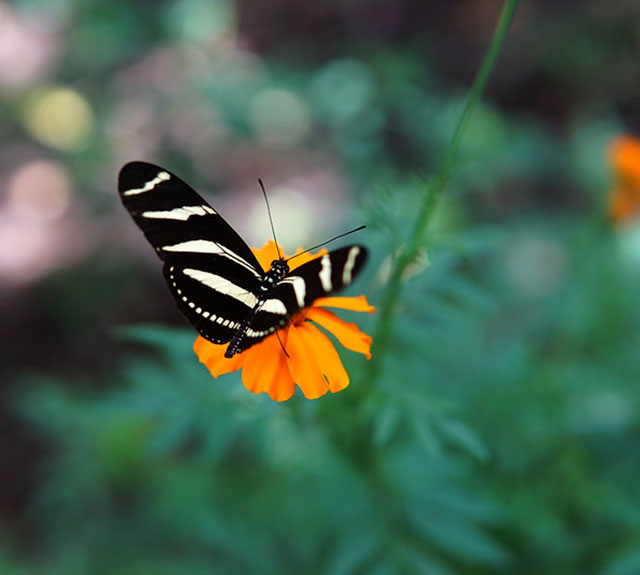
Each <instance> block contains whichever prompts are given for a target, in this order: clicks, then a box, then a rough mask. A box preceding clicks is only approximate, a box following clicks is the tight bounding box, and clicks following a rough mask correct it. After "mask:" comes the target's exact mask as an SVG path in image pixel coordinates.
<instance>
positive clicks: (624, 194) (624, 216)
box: [609, 186, 640, 224]
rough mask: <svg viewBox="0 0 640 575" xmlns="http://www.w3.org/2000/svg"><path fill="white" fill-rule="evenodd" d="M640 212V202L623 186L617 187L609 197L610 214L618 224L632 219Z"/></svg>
mask: <svg viewBox="0 0 640 575" xmlns="http://www.w3.org/2000/svg"><path fill="white" fill-rule="evenodd" d="M639 211H640V200H639V199H638V198H636V197H635V195H634V194H632V193H630V192H629V190H628V189H627V188H625V187H623V186H617V187H615V188H613V190H611V193H610V195H609V214H610V216H611V219H612V220H613V221H614V222H615V223H616V224H621V223H623V222H626V221H627V220H629V219H631V217H632V216H634V215H635V214H637V213H638V212H639Z"/></svg>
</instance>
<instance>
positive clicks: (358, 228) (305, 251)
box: [287, 226, 367, 262]
mask: <svg viewBox="0 0 640 575" xmlns="http://www.w3.org/2000/svg"><path fill="white" fill-rule="evenodd" d="M366 227H367V226H359V227H357V228H353V229H352V230H349V231H348V232H344V233H342V234H338V235H337V236H335V237H333V238H331V239H330V240H327V241H324V242H322V243H321V244H318V245H317V246H313V247H311V248H307V249H306V250H304V251H302V252H300V253H298V254H295V255H293V256H291V257H290V258H289V259H288V260H287V261H288V262H290V261H291V260H292V259H293V258H297V257H298V256H301V255H302V254H306V253H307V252H310V251H311V250H315V249H317V248H321V247H322V246H326V245H327V244H329V243H331V242H332V241H334V240H337V239H339V238H344V236H348V235H349V234H352V233H354V232H359V231H360V230H364V228H366Z"/></svg>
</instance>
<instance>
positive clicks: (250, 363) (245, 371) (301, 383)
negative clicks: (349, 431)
mask: <svg viewBox="0 0 640 575" xmlns="http://www.w3.org/2000/svg"><path fill="white" fill-rule="evenodd" d="M281 251H282V250H281ZM253 253H254V254H255V256H256V258H257V259H258V261H259V262H260V265H262V267H263V268H265V269H269V267H270V265H271V262H272V261H273V260H276V259H278V257H279V256H278V252H277V250H276V244H275V243H274V242H273V241H269V242H268V243H266V244H265V245H264V246H263V247H262V248H260V249H253ZM325 253H327V250H321V251H320V252H319V253H317V254H315V255H312V254H309V253H307V254H303V255H301V256H299V257H297V258H296V259H295V265H292V266H291V269H292V270H293V269H295V268H297V267H300V266H301V265H302V264H305V263H307V262H309V261H311V260H312V259H315V258H317V257H320V256H321V255H323V254H325ZM284 257H285V258H286V257H287V256H284ZM325 308H340V309H349V310H351V311H360V312H367V313H373V311H374V309H375V308H374V307H373V306H370V305H369V304H368V303H367V300H366V298H365V297H364V296H363V295H361V296H358V297H326V298H320V299H317V300H316V301H314V302H313V304H312V305H311V306H309V307H306V308H304V309H302V310H301V311H300V312H298V313H297V314H296V315H295V316H294V317H293V318H291V321H290V322H289V324H288V325H287V326H286V327H284V328H283V329H281V330H279V331H278V334H279V336H280V339H281V340H282V344H283V345H284V347H285V349H286V350H287V353H288V354H289V357H287V356H286V355H285V353H284V351H283V350H282V347H281V346H280V342H279V341H278V338H277V336H276V335H275V334H273V335H270V336H269V337H267V338H265V339H263V340H262V341H261V342H259V343H257V344H256V345H254V346H252V347H250V348H249V349H247V350H245V351H244V352H242V353H239V354H236V355H234V356H233V357H232V358H230V359H227V358H226V357H224V352H225V349H226V347H227V344H223V345H217V344H214V343H211V342H210V341H208V340H206V339H204V338H203V337H202V336H198V339H196V341H195V343H194V344H193V349H194V351H195V352H196V355H197V356H198V358H199V359H200V361H201V362H202V363H204V364H205V365H206V366H207V368H208V369H209V371H210V372H211V375H213V377H218V376H219V375H222V374H224V373H230V372H232V371H237V370H238V369H242V383H243V384H244V386H245V387H246V388H247V389H248V390H249V391H252V392H253V393H262V392H263V391H264V392H266V393H267V394H269V397H271V399H273V400H275V401H285V400H287V399H289V398H290V397H291V396H292V395H293V394H294V392H295V386H296V385H297V386H298V387H299V388H300V389H301V390H302V393H303V394H304V396H305V397H306V398H307V399H316V398H318V397H321V396H323V395H324V394H325V393H327V391H331V392H332V393H336V392H338V391H341V390H343V389H344V388H345V387H347V386H348V385H349V376H348V375H347V372H346V371H345V369H344V366H343V365H342V362H341V361H340V356H339V355H338V352H337V351H336V350H335V347H334V346H333V343H332V342H331V340H330V339H329V338H328V337H327V336H326V335H325V334H324V333H323V332H322V331H321V330H320V329H318V327H316V325H315V324H317V325H319V326H321V327H323V328H325V329H326V330H327V331H329V332H331V333H332V334H333V335H334V336H335V337H336V338H337V339H338V341H339V342H340V343H341V344H342V345H343V346H344V347H346V348H347V349H350V350H351V351H355V352H357V353H361V354H363V355H365V356H366V357H367V359H369V358H371V353H370V348H371V342H372V338H371V337H370V336H368V335H367V334H366V333H363V332H361V331H360V330H359V329H358V327H357V326H356V324H354V323H347V322H345V321H343V320H341V319H340V318H339V317H338V316H336V315H335V314H334V313H333V312H331V311H329V310H328V309H325Z"/></svg>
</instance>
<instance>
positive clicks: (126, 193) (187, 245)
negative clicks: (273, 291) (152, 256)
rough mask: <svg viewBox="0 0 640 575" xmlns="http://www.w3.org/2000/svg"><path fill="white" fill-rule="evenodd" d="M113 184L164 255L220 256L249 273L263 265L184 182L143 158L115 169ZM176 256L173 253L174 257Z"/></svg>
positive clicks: (168, 257)
mask: <svg viewBox="0 0 640 575" xmlns="http://www.w3.org/2000/svg"><path fill="white" fill-rule="evenodd" d="M118 190H119V192H120V197H121V199H122V203H123V204H124V206H125V208H127V210H128V211H129V213H130V214H131V215H132V216H133V219H134V220H135V222H136V224H138V226H139V227H140V229H141V230H142V231H143V232H144V235H145V236H146V238H147V239H148V240H149V242H150V243H151V245H152V246H153V247H154V248H156V251H157V252H158V256H160V258H161V259H163V260H171V259H176V258H175V256H176V255H177V256H179V258H182V257H183V256H182V254H184V253H197V254H206V255H208V256H221V261H225V260H231V261H232V262H233V263H237V264H238V265H239V266H241V267H245V268H246V269H247V270H248V271H249V272H250V273H255V270H259V273H260V275H261V274H262V270H261V268H260V264H259V263H258V261H257V260H256V258H255V256H254V255H253V253H252V252H251V249H250V248H249V246H248V245H247V244H246V243H245V242H244V240H243V239H242V238H241V237H240V236H239V235H238V234H237V233H236V232H235V230H234V229H233V228H232V227H231V226H230V225H229V224H228V223H227V222H225V221H224V219H223V218H222V217H221V216H220V215H219V214H218V213H217V212H216V211H215V210H214V209H213V208H212V207H211V206H210V205H209V204H208V203H207V202H206V201H205V200H204V199H203V198H202V197H201V196H200V195H199V194H198V193H197V192H196V191H195V190H194V189H193V188H191V186H189V185H188V184H187V183H185V182H183V181H182V180H181V179H180V178H178V177H177V176H175V175H173V174H172V173H171V172H169V171H167V170H165V169H163V168H160V167H158V166H154V165H153V164H148V163H146V162H130V163H128V164H126V165H125V166H124V167H123V168H122V170H120V177H119V180H118ZM179 258H178V259H179Z"/></svg>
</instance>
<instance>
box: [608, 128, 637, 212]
mask: <svg viewBox="0 0 640 575" xmlns="http://www.w3.org/2000/svg"><path fill="white" fill-rule="evenodd" d="M609 162H610V164H611V166H612V168H613V171H614V176H615V184H614V186H613V189H612V190H611V192H610V195H609V214H610V216H611V219H612V220H613V222H614V223H616V224H622V223H624V222H628V221H629V220H631V219H634V218H636V217H638V216H639V215H640V140H639V139H637V138H634V137H633V136H618V137H617V138H615V139H614V140H613V142H612V143H611V145H610V146H609Z"/></svg>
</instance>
